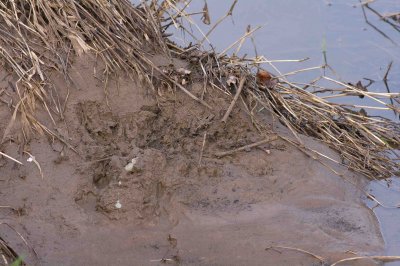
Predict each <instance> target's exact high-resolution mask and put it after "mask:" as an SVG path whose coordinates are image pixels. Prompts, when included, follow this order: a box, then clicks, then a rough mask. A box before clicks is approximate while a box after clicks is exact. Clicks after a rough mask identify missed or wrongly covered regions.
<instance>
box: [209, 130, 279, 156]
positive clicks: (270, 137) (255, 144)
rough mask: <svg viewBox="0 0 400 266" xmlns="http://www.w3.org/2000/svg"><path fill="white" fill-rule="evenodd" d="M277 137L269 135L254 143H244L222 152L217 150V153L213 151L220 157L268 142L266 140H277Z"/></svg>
mask: <svg viewBox="0 0 400 266" xmlns="http://www.w3.org/2000/svg"><path fill="white" fill-rule="evenodd" d="M277 139H278V136H277V135H273V136H269V137H267V138H266V139H264V140H261V141H258V142H255V143H252V144H249V145H245V146H242V147H240V148H237V149H234V150H230V151H224V152H217V153H215V156H217V157H219V158H221V157H224V156H227V155H231V154H234V153H236V152H239V151H244V150H247V149H251V148H254V147H257V146H260V145H263V144H265V143H268V142H271V141H274V140H277Z"/></svg>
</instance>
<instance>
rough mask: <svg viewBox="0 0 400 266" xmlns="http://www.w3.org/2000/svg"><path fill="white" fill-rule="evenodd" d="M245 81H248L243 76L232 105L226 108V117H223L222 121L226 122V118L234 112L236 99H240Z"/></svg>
mask: <svg viewBox="0 0 400 266" xmlns="http://www.w3.org/2000/svg"><path fill="white" fill-rule="evenodd" d="M245 81H246V78H245V77H242V78H241V79H240V83H239V88H238V90H237V92H236V94H235V97H234V98H233V100H232V102H231V105H229V108H228V110H226V113H225V115H224V117H223V118H222V120H221V122H224V123H226V120H227V119H228V117H229V115H230V113H231V112H232V109H233V106H234V105H235V103H236V101H237V100H238V99H239V96H240V93H241V92H242V89H243V86H244V82H245Z"/></svg>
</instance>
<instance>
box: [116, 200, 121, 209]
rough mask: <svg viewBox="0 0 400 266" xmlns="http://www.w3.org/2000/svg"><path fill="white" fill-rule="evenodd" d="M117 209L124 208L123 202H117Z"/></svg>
mask: <svg viewBox="0 0 400 266" xmlns="http://www.w3.org/2000/svg"><path fill="white" fill-rule="evenodd" d="M115 208H117V209H121V208H122V204H121V202H119V200H117V203H115Z"/></svg>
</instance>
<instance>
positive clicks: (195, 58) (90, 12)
mask: <svg viewBox="0 0 400 266" xmlns="http://www.w3.org/2000/svg"><path fill="white" fill-rule="evenodd" d="M174 3H175V1H164V2H162V3H158V2H157V1H143V2H142V3H141V4H140V5H139V6H137V7H135V6H133V5H132V4H131V3H130V2H129V1H127V0H111V1H101V0H89V1H67V0H59V1H34V0H30V1H11V0H8V1H3V2H1V3H0V22H1V23H0V57H1V58H2V62H3V67H4V68H5V69H6V70H7V71H8V72H9V74H10V75H14V76H16V82H15V83H13V84H10V86H11V87H12V89H13V90H14V91H15V94H16V95H17V96H18V99H19V101H18V102H16V103H12V106H11V107H12V108H13V115H12V117H11V118H10V122H9V124H8V127H7V128H6V129H5V130H4V134H3V137H2V142H4V141H5V140H7V137H8V135H9V132H10V129H11V128H12V127H13V125H14V123H15V121H16V119H17V118H18V119H20V121H21V122H22V124H23V125H24V127H23V132H24V136H25V137H26V138H29V132H30V131H32V129H33V130H34V131H36V132H39V133H46V134H49V135H50V136H52V137H53V138H59V139H60V140H61V141H62V142H64V143H65V142H66V141H65V140H64V139H62V138H60V137H59V136H58V135H57V134H56V133H54V132H53V131H52V130H50V129H49V125H43V124H42V123H41V122H40V121H38V120H37V119H36V118H35V111H36V109H37V108H38V105H40V106H41V107H42V108H43V109H44V110H46V111H47V113H48V115H49V116H50V118H51V121H52V122H53V124H54V125H55V124H56V120H57V119H55V117H57V118H59V119H61V120H62V119H63V111H64V109H65V105H66V101H68V97H66V99H61V98H60V97H59V96H58V95H59V94H58V90H60V89H62V88H56V87H55V86H54V85H53V84H51V83H49V78H48V76H49V73H50V72H51V71H57V72H59V73H62V74H63V75H64V78H65V79H66V80H67V81H69V82H71V83H72V84H73V81H72V80H70V78H69V75H68V71H69V67H70V65H71V62H72V60H73V58H74V57H75V56H79V55H81V54H82V53H92V54H94V55H95V56H96V57H98V58H99V59H101V60H102V61H103V62H104V64H105V71H104V73H101V74H102V78H103V83H104V91H105V94H106V95H107V87H108V78H109V76H110V75H113V74H116V73H120V71H123V72H124V73H126V74H128V75H129V76H131V77H132V78H135V79H138V80H139V81H141V82H143V83H145V84H147V86H150V87H151V88H153V90H157V89H158V87H157V86H161V85H160V84H163V85H165V86H169V87H171V88H177V89H180V90H182V91H183V92H184V93H186V94H187V95H188V96H189V97H191V98H192V99H194V100H196V101H198V102H199V103H200V104H203V105H204V106H207V107H208V108H210V106H209V105H208V104H207V102H206V100H205V96H206V95H207V90H211V89H219V90H222V91H224V92H225V93H227V94H236V95H235V97H234V98H233V102H232V104H231V107H230V109H232V108H234V105H235V103H236V101H237V103H236V104H240V103H242V104H244V105H245V106H246V109H247V111H248V113H249V114H250V115H251V116H252V119H253V121H254V123H255V125H256V126H257V127H258V128H259V130H260V131H265V128H264V127H263V125H262V124H261V123H260V122H258V119H257V116H258V113H259V111H260V110H263V109H267V110H269V111H270V112H272V113H273V114H274V115H275V116H276V118H277V119H279V120H280V121H281V123H283V124H285V125H286V126H287V127H288V128H289V129H290V130H291V131H292V132H293V135H294V136H295V137H296V139H297V140H296V141H291V143H292V144H294V145H297V146H298V147H299V148H300V149H302V150H304V151H307V152H310V153H311V154H312V156H313V157H317V158H322V157H326V156H324V155H322V154H319V153H318V152H317V151H312V150H307V147H304V145H303V143H302V141H301V139H300V137H299V136H298V134H299V133H301V134H305V135H309V136H312V137H315V138H317V139H319V140H321V141H323V142H325V143H326V144H327V145H329V146H330V147H331V148H333V149H335V150H336V151H338V152H339V153H340V155H341V158H342V160H341V161H337V163H339V164H344V165H347V166H348V168H349V169H351V170H354V171H356V172H360V173H362V174H364V175H366V176H368V177H369V178H371V179H381V178H387V177H390V176H393V175H399V163H398V160H397V161H396V160H393V157H395V158H398V154H397V153H396V148H398V146H399V144H400V137H399V136H400V126H399V124H398V123H395V122H394V121H391V120H389V119H385V118H383V117H370V116H368V115H366V112H364V110H365V109H367V110H368V109H379V110H388V111H393V112H395V113H396V114H397V115H398V114H399V112H400V108H399V103H400V95H399V93H375V92H369V91H368V90H367V89H366V87H365V86H363V85H362V84H361V83H358V84H356V85H353V84H349V83H345V82H343V81H339V80H335V79H333V78H331V77H328V76H325V75H324V76H320V77H318V78H316V79H315V80H314V81H312V82H311V83H309V84H295V83H293V82H289V81H288V79H287V76H289V75H292V74H295V72H294V73H288V74H282V73H280V72H279V70H278V69H276V68H275V67H274V65H273V62H272V61H269V60H267V59H266V58H264V57H262V56H257V57H256V58H250V59H249V58H239V57H237V56H236V55H235V54H237V52H238V51H239V50H240V47H241V45H242V44H243V41H244V40H245V39H246V38H248V37H250V36H251V34H252V33H253V32H254V31H255V30H257V28H255V29H250V28H249V29H247V31H246V33H245V34H244V35H243V37H242V38H240V39H239V40H237V41H236V42H234V43H233V44H232V45H231V46H229V47H228V48H227V49H225V50H224V51H223V52H221V53H217V52H215V51H204V49H203V46H202V44H203V43H204V41H205V40H207V36H208V35H209V34H211V32H212V30H213V29H214V28H215V27H212V28H211V30H210V32H208V33H207V34H205V35H204V36H203V39H202V40H200V41H199V42H198V43H197V44H191V45H190V46H188V47H180V46H178V45H176V44H174V43H173V42H171V41H170V40H169V39H168V38H167V37H166V34H165V31H166V30H167V29H168V27H170V26H175V27H178V28H181V29H183V30H184V31H186V32H187V33H191V31H190V30H187V29H186V28H185V26H184V23H182V20H185V21H186V22H187V21H189V23H191V24H193V22H192V20H191V17H190V16H189V15H188V14H186V12H185V8H186V7H187V3H185V4H184V5H183V6H182V7H178V5H177V4H176V3H175V4H174ZM235 3H236V1H234V2H233V5H232V7H231V8H230V10H229V11H228V14H227V15H226V16H224V17H223V18H221V19H220V20H218V21H217V24H218V23H220V22H221V21H222V20H223V19H224V18H226V17H228V16H230V15H231V14H232V10H233V8H234V6H235ZM202 13H203V17H204V18H207V16H208V14H205V13H207V6H205V8H204V10H203V12H202ZM207 21H209V18H208V19H207ZM191 34H192V33H191ZM234 47H236V52H235V53H234V54H233V55H232V56H228V55H227V54H226V53H227V52H228V51H229V50H231V49H233V48H234ZM154 54H162V55H163V56H165V57H167V58H170V59H171V58H179V59H183V60H186V61H188V62H190V68H191V69H190V71H189V70H188V71H186V72H185V73H183V75H191V76H192V78H191V82H201V83H203V84H204V91H203V93H202V94H201V95H194V94H192V93H191V92H190V84H188V83H187V80H186V79H184V78H182V73H179V71H175V72H174V71H172V72H168V71H166V70H165V69H161V68H159V67H157V66H155V65H154V64H153V63H152V62H151V61H150V59H149V57H150V56H151V55H154ZM262 63H267V64H269V65H270V66H271V67H273V68H274V69H275V70H276V72H277V73H276V74H275V75H272V74H269V72H266V71H265V70H262V69H261V67H260V65H261V64H262ZM327 67H329V66H328V65H327V64H325V65H323V66H318V67H316V68H320V69H325V68H327ZM313 69H315V68H313ZM308 70H310V69H303V70H299V71H298V72H302V71H308ZM155 73H157V74H155ZM180 74H181V75H180ZM266 74H267V75H266ZM321 80H324V81H329V82H331V83H333V84H335V85H336V86H337V87H339V88H336V89H331V88H326V87H321V86H320V85H318V82H319V81H321ZM239 81H240V82H239ZM239 83H240V84H239ZM338 97H365V98H369V99H370V100H372V101H373V102H375V103H376V106H359V105H353V106H348V105H343V104H337V103H332V102H330V101H329V100H328V99H330V98H338ZM388 100H390V101H391V104H388V103H387V102H388ZM226 119H229V110H228V111H227V112H226V116H225V117H224V118H223V119H222V121H226ZM268 132H269V133H272V132H270V131H268ZM70 148H72V147H70ZM2 155H3V154H2ZM9 159H13V158H9ZM328 159H330V158H328ZM331 160H333V159H331Z"/></svg>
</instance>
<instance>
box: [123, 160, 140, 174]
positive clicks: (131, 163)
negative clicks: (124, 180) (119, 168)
mask: <svg viewBox="0 0 400 266" xmlns="http://www.w3.org/2000/svg"><path fill="white" fill-rule="evenodd" d="M137 159H138V158H137V157H135V158H133V159H132V160H131V162H130V163H128V164H127V165H126V166H125V170H126V171H127V172H132V170H133V167H134V166H135V164H136V163H137Z"/></svg>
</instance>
